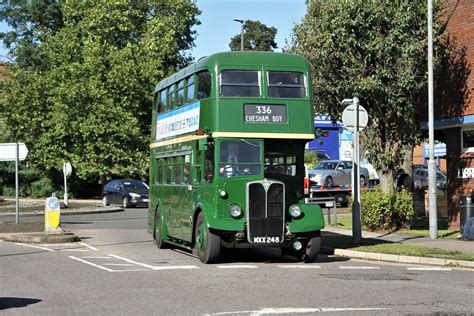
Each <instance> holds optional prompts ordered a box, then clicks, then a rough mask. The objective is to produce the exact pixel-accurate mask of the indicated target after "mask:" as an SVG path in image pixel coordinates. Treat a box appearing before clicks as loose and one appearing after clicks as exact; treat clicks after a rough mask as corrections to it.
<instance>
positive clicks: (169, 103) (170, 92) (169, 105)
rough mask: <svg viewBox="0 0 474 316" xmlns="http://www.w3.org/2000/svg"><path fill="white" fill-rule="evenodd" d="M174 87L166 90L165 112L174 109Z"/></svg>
mask: <svg viewBox="0 0 474 316" xmlns="http://www.w3.org/2000/svg"><path fill="white" fill-rule="evenodd" d="M175 95H176V94H175V85H172V86H171V87H169V88H168V99H167V100H166V101H167V103H166V107H167V110H171V109H172V108H173V107H174V102H175Z"/></svg>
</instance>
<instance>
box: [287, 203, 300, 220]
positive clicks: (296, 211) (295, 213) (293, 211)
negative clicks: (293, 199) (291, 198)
mask: <svg viewBox="0 0 474 316" xmlns="http://www.w3.org/2000/svg"><path fill="white" fill-rule="evenodd" d="M289 213H290V215H291V217H293V218H297V217H300V216H301V209H300V208H299V206H298V205H292V206H290V210H289Z"/></svg>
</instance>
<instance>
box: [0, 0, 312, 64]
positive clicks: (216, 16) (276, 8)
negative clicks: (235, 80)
mask: <svg viewBox="0 0 474 316" xmlns="http://www.w3.org/2000/svg"><path fill="white" fill-rule="evenodd" d="M197 6H198V7H199V9H200V10H201V11H202V13H201V15H200V16H199V17H198V19H199V20H200V21H201V24H200V25H198V26H195V27H194V30H195V31H196V32H197V34H196V40H195V42H194V43H195V44H196V47H194V48H193V49H192V50H191V55H192V56H193V57H194V58H196V59H199V58H200V57H202V56H207V55H210V54H213V53H216V52H222V51H228V50H230V48H229V43H230V39H231V37H233V36H234V35H237V34H240V23H238V22H235V21H233V19H235V18H239V19H243V20H254V21H260V22H262V23H263V24H265V25H267V26H268V27H271V26H273V27H275V28H277V30H278V33H277V35H276V38H275V41H276V42H277V45H278V48H277V49H276V51H281V49H282V48H284V47H285V46H286V43H285V40H287V41H288V42H289V43H291V32H292V29H293V27H294V25H295V23H299V22H301V19H302V18H303V16H304V14H305V12H306V4H305V0H197ZM5 30H7V25H6V24H5V23H0V32H4V31H5ZM0 46H1V47H0V55H4V56H5V55H6V54H7V51H6V50H5V48H4V47H3V43H2V45H0Z"/></svg>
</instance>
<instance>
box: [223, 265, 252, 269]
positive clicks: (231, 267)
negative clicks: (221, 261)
mask: <svg viewBox="0 0 474 316" xmlns="http://www.w3.org/2000/svg"><path fill="white" fill-rule="evenodd" d="M217 267H218V268H219V269H258V266H254V265H249V264H241V265H229V266H217Z"/></svg>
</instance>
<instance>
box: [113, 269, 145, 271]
mask: <svg viewBox="0 0 474 316" xmlns="http://www.w3.org/2000/svg"><path fill="white" fill-rule="evenodd" d="M137 271H151V270H150V269H129V270H112V271H110V272H137Z"/></svg>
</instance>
